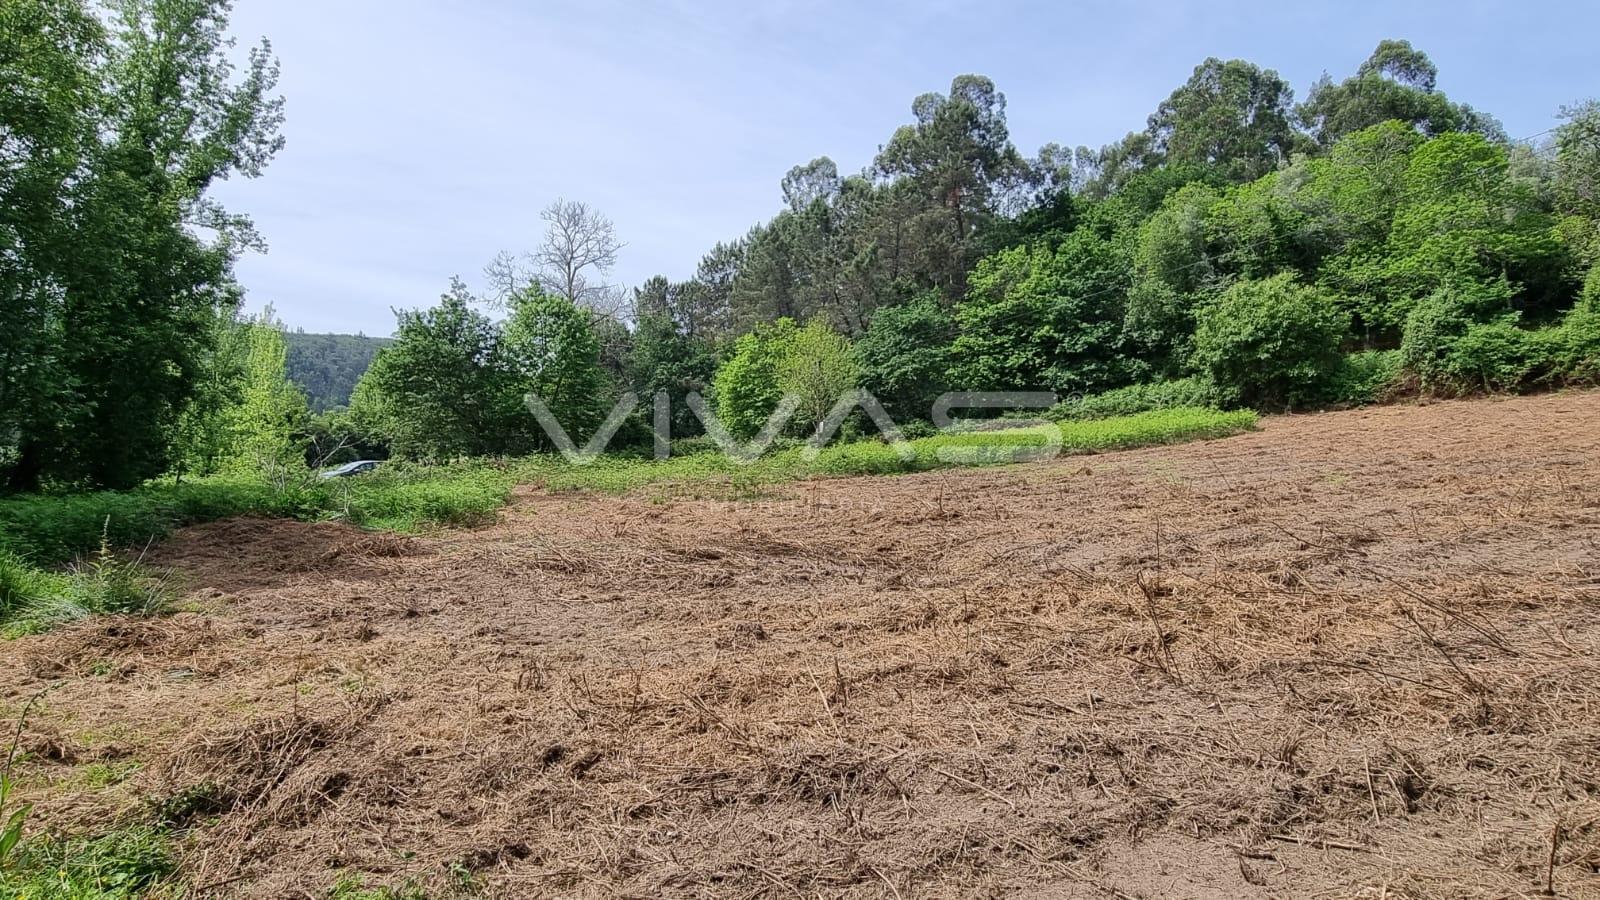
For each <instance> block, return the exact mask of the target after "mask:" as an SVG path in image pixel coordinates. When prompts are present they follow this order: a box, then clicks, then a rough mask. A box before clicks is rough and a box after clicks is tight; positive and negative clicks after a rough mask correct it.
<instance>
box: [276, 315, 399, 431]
mask: <svg viewBox="0 0 1600 900" xmlns="http://www.w3.org/2000/svg"><path fill="white" fill-rule="evenodd" d="M287 337H288V339H289V359H288V370H289V380H290V381H292V382H294V383H295V384H298V385H299V386H300V387H301V389H303V390H304V391H305V392H306V397H307V398H308V399H309V400H310V401H311V408H312V409H313V410H316V411H318V412H320V411H322V410H325V409H331V408H333V407H335V406H344V405H346V404H348V403H349V402H350V392H351V391H353V390H355V387H356V381H357V380H359V379H360V378H361V375H362V373H364V372H366V371H367V366H369V365H371V364H372V357H374V356H376V355H377V353H378V350H379V348H381V347H384V346H387V345H388V344H389V343H391V339H390V338H375V337H367V336H366V335H364V334H309V333H307V332H304V331H291V332H288V335H287Z"/></svg>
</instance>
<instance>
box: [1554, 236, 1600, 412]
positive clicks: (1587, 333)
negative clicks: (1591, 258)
mask: <svg viewBox="0 0 1600 900" xmlns="http://www.w3.org/2000/svg"><path fill="white" fill-rule="evenodd" d="M1553 331H1554V334H1553V335H1552V337H1551V338H1549V347H1548V349H1549V353H1550V356H1551V358H1552V360H1553V362H1554V365H1555V366H1556V368H1557V370H1558V371H1559V373H1560V374H1561V376H1562V377H1563V378H1565V379H1566V380H1568V381H1578V382H1585V383H1593V382H1596V381H1600V265H1597V266H1595V267H1594V269H1593V270H1592V271H1590V272H1589V279H1588V281H1587V282H1585V283H1584V286H1583V295H1582V296H1581V297H1580V298H1579V299H1578V303H1577V305H1575V306H1573V307H1572V309H1570V310H1568V311H1567V314H1566V315H1565V316H1564V317H1563V318H1562V320H1561V324H1560V325H1558V326H1557V327H1556V328H1555V329H1553Z"/></svg>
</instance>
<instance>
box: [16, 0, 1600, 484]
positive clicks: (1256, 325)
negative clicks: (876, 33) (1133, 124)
mask: <svg viewBox="0 0 1600 900" xmlns="http://www.w3.org/2000/svg"><path fill="white" fill-rule="evenodd" d="M226 12H227V6H226V4H224V3H221V2H219V0H163V2H156V0H123V2H118V3H116V4H114V6H112V7H102V6H101V5H99V4H92V3H90V2H88V0H18V2H14V3H8V4H6V5H5V6H4V8H3V12H0V15H3V17H4V18H3V20H0V40H3V41H4V46H0V68H3V69H4V73H3V74H4V78H5V83H6V84H8V85H11V86H12V89H11V90H9V91H8V92H7V93H6V94H5V95H4V96H3V97H0V128H3V132H0V136H3V140H4V145H3V146H4V161H5V165H4V166H0V198H3V206H0V217H3V218H0V244H3V252H0V305H3V307H4V309H3V318H4V321H5V322H6V323H7V326H8V327H7V328H6V329H5V330H4V334H3V336H0V476H3V481H4V484H5V485H6V486H7V487H8V488H9V489H10V490H12V491H32V490H39V489H49V490H53V491H60V490H69V489H73V488H83V487H112V488H125V487H131V486H134V485H137V484H140V483H141V482H144V481H146V480H148V479H152V478H157V477H160V476H164V475H165V476H179V477H182V476H202V475H207V474H212V473H219V472H222V473H226V472H232V473H246V472H248V473H255V474H256V475H265V477H267V478H269V479H277V480H280V481H282V480H285V479H289V480H292V479H293V478H301V477H304V475H303V473H304V471H305V470H306V465H307V463H310V464H311V465H313V466H314V465H319V464H322V463H324V462H329V461H334V460H337V459H341V458H348V457H349V456H350V455H352V454H353V453H360V454H389V455H393V456H396V457H408V458H412V459H418V460H444V459H451V458H457V457H463V456H499V455H509V454H522V453H528V452H536V451H541V450H548V449H551V442H550V440H549V439H548V437H547V436H546V434H545V432H544V431H543V429H541V428H540V427H539V425H538V423H537V422H536V421H535V420H534V418H533V417H532V416H531V415H530V414H529V412H528V409H527V406H526V404H525V402H524V398H525V397H526V396H527V395H528V394H530V393H532V394H536V395H538V396H539V397H540V398H541V399H542V400H543V401H544V402H545V403H546V405H547V406H548V408H549V409H550V410H551V411H552V412H553V413H554V414H555V416H556V417H557V419H558V420H559V421H560V422H561V423H562V425H563V426H564V428H565V429H566V430H567V431H568V432H569V433H571V434H572V435H574V436H575V438H576V439H577V440H579V441H580V442H581V440H582V439H583V438H584V437H585V436H587V434H588V433H589V432H591V431H593V430H594V429H595V427H596V426H598V425H599V424H600V423H601V421H602V420H603V419H604V418H605V416H606V414H607V411H608V410H609V409H611V407H612V403H613V402H614V400H615V399H616V398H618V397H619V396H621V395H622V394H624V393H625V392H628V391H632V392H635V393H636V394H638V395H640V396H643V397H645V398H646V402H645V403H644V404H642V405H641V406H640V408H639V409H638V411H636V412H635V413H634V414H633V416H632V417H631V418H630V419H629V420H627V421H626V422H624V423H622V426H621V429H620V431H619V434H618V437H617V440H616V441H615V442H614V445H615V446H617V447H627V446H634V447H648V446H650V444H651V441H652V425H653V420H652V419H651V412H650V403H649V399H648V398H650V397H652V396H654V395H656V394H657V393H658V392H665V393H666V394H667V395H668V397H669V398H670V400H671V407H670V413H671V426H672V436H673V437H677V438H685V437H692V436H693V435H694V434H696V433H698V432H699V431H700V429H701V425H700V420H699V418H698V417H697V416H696V415H695V414H694V413H693V411H692V410H691V409H690V405H689V403H688V402H687V401H688V399H689V397H690V395H691V394H694V395H703V396H705V397H706V398H707V401H708V403H709V404H710V407H711V409H713V410H714V411H715V413H716V414H717V415H718V416H719V417H720V418H721V420H722V421H723V422H724V423H725V424H726V425H727V427H728V430H729V431H730V432H732V433H733V434H734V435H736V436H740V437H744V436H748V435H750V434H752V433H754V432H756V431H758V430H759V429H760V427H761V426H762V425H763V424H764V423H765V422H766V421H767V419H768V416H769V414H770V413H771V412H772V410H773V409H774V408H775V407H777V406H778V404H779V402H780V400H781V399H783V398H789V401H790V403H791V404H792V406H793V409H794V417H793V419H792V420H791V422H790V424H789V425H788V426H787V431H788V433H789V434H791V435H794V436H801V435H804V434H806V433H808V432H809V431H810V430H811V429H812V428H814V427H815V426H816V425H817V424H818V423H820V422H822V421H823V420H824V419H826V418H827V416H828V413H829V412H830V410H831V408H832V405H833V402H834V401H835V400H836V399H837V398H838V397H840V396H841V395H842V394H844V393H845V392H847V391H850V390H852V389H856V388H862V389H865V390H866V391H867V392H870V394H871V396H873V397H875V398H877V399H878V400H879V401H881V402H882V404H883V405H884V407H885V408H886V410H887V411H888V413H889V414H890V415H892V416H893V417H894V419H895V420H896V421H897V422H899V423H900V424H902V425H903V426H904V427H906V428H907V429H909V430H911V431H919V430H931V425H928V424H926V420H927V419H928V418H929V415H930V408H931V404H932V401H933V399H934V398H935V397H936V396H938V395H939V394H941V393H943V392H945V391H950V390H964V391H1001V390H1032V391H1050V392H1054V393H1056V394H1057V395H1059V396H1060V397H1061V399H1062V403H1061V405H1060V406H1058V407H1057V408H1056V410H1055V411H1054V415H1056V416H1057V417H1059V418H1085V417H1092V416H1099V415H1107V414H1112V413H1122V412H1137V411H1139V410H1142V409H1148V408H1159V407H1167V406H1177V405H1186V406H1192V405H1207V406H1221V407H1230V406H1252V407H1256V408H1261V409H1307V408H1313V407H1318V406H1325V405H1336V404H1350V403H1365V402H1373V401H1375V400H1379V399H1383V398H1385V397H1389V396H1397V395H1401V394H1406V393H1412V394H1415V393H1419V392H1429V393H1439V394H1455V393H1470V392H1479V391H1503V390H1522V389H1532V388H1539V387H1548V386H1558V385H1562V384H1569V383H1582V382H1586V381H1591V380H1593V379H1594V378H1595V376H1596V372H1597V366H1600V363H1597V355H1600V274H1596V273H1597V271H1600V270H1597V269H1596V264H1597V261H1600V237H1597V235H1600V225H1597V219H1600V198H1597V192H1596V185H1597V182H1600V151H1597V149H1596V148H1597V144H1600V104H1597V103H1596V102H1595V101H1593V100H1588V101H1579V102H1577V103H1576V104H1575V105H1574V106H1572V107H1570V108H1568V109H1565V110H1562V111H1561V120H1560V121H1561V124H1560V125H1559V126H1558V127H1555V128H1553V129H1551V130H1550V131H1548V132H1546V133H1544V134H1540V135H1531V136H1524V139H1522V140H1512V139H1510V138H1508V136H1507V135H1506V134H1505V133H1504V130H1503V128H1502V127H1501V126H1500V125H1499V124H1498V123H1497V122H1496V121H1495V119H1494V118H1493V117H1492V116H1490V115H1488V114H1486V113H1484V112H1481V111H1478V110H1475V109H1473V108H1472V107H1470V106H1468V105H1466V104H1465V103H1462V102H1459V101H1458V100H1457V99H1455V98H1452V97H1449V96H1447V95H1446V94H1445V93H1444V92H1443V91H1441V90H1440V88H1439V86H1438V85H1439V75H1438V72H1437V71H1436V68H1435V66H1434V65H1433V64H1432V62H1431V61H1430V60H1429V59H1428V57H1427V56H1426V55H1425V54H1424V53H1423V52H1422V51H1421V50H1419V49H1417V48H1415V47H1413V46H1412V45H1411V44H1409V43H1407V42H1405V41H1400V40H1384V41H1382V42H1380V43H1379V44H1378V45H1377V48H1376V50H1375V51H1374V52H1373V54H1372V56H1371V58H1369V59H1368V60H1367V61H1366V62H1364V63H1363V64H1362V65H1361V66H1360V67H1359V68H1358V69H1357V70H1356V71H1355V72H1352V73H1349V74H1347V75H1343V76H1341V77H1338V78H1335V77H1326V76H1325V77H1324V78H1323V79H1321V80H1320V81H1318V82H1317V83H1315V84H1313V85H1311V86H1310V88H1309V90H1308V91H1307V93H1306V95H1305V97H1304V99H1303V100H1302V101H1300V102H1296V97H1295V93H1294V91H1293V90H1292V88H1291V86H1290V85H1289V84H1287V83H1286V82H1285V81H1284V80H1283V79H1282V78H1281V77H1279V76H1278V75H1277V74H1276V73H1275V72H1274V71H1272V70H1271V69H1265V68H1262V67H1260V66H1257V65H1255V64H1252V63H1249V62H1246V61H1243V60H1219V59H1207V60H1204V61H1203V62H1201V63H1200V64H1199V65H1198V66H1196V67H1195V69H1194V72H1193V75H1192V76H1191V77H1190V78H1189V80H1188V81H1187V82H1186V83H1184V84H1182V85H1178V86H1177V87H1176V88H1175V89H1174V90H1173V91H1172V93H1171V95H1170V96H1169V97H1168V98H1167V99H1166V100H1164V101H1162V102H1161V103H1160V104H1159V105H1158V106H1157V108H1156V109H1155V110H1154V111H1153V112H1151V113H1150V114H1149V115H1148V116H1147V117H1146V118H1145V125H1144V127H1143V128H1140V129H1139V130H1136V131H1133V132H1131V133H1129V134H1128V135H1127V136H1126V137H1125V138H1123V139H1122V140H1120V141H1117V142H1114V143H1112V144H1110V145H1108V146H1105V147H1100V148H1098V149H1095V148H1089V147H1077V148H1076V149H1068V148H1067V147H1065V146H1061V145H1054V144H1052V145H1048V146H1046V147H1044V148H1041V149H1040V150H1039V151H1037V152H1036V153H1034V154H1033V155H1031V156H1030V155H1026V154H1024V153H1023V152H1021V151H1020V150H1019V149H1018V148H1017V147H1016V146H1014V144H1013V143H1012V141H1011V139H1010V137H1009V133H1008V130H1007V123H1006V116H1007V107H1006V100H1005V96H1004V94H1002V93H1001V91H1000V90H999V89H998V87H997V86H996V85H995V84H994V83H992V82H991V81H990V80H989V79H987V78H984V77H982V76H979V75H962V76H959V77H957V78H955V80H954V81H953V82H952V83H951V84H950V86H949V89H948V91H946V92H944V93H928V94H924V95H922V96H920V97H917V98H915V99H914V100H913V101H912V103H911V107H910V112H911V117H910V120H909V121H907V122H905V123H903V124H900V125H899V126H898V127H894V128H892V129H890V130H887V132H886V139H885V141H884V143H883V144H882V146H881V147H880V149H879V152H878V153H877V155H876V157H875V158H874V160H873V162H872V163H871V165H869V166H868V167H867V168H866V169H864V170H862V171H860V172H855V173H843V172H840V171H839V169H838V167H837V166H836V165H835V164H834V163H833V162H832V161H831V160H829V159H827V158H819V159H815V160H811V161H809V162H806V163H803V164H800V165H797V166H795V167H794V168H793V169H791V170H790V171H789V172H788V173H787V174H785V175H783V176H782V178H781V179H778V181H777V185H776V187H777V192H776V193H777V196H778V199H780V200H781V206H779V207H778V209H777V210H776V212H775V215H773V217H772V218H771V219H769V220H768V221H766V222H764V223H761V224H759V225H757V226H756V227H754V228H752V229H750V230H749V231H748V232H747V233H745V234H743V235H739V236H734V237H731V238H730V239H729V240H727V241H724V242H722V243H718V244H717V245H715V246H714V247H711V248H710V249H709V250H708V251H707V253H706V254H705V256H704V258H703V259H701V260H700V262H699V264H698V266H697V267H696V270H695V275H694V277H692V278H690V279H688V280H685V281H672V280H669V279H667V278H661V277H658V278H653V279H650V280H649V281H647V282H645V283H644V284H642V285H640V286H638V287H637V288H634V289H632V290H631V291H628V292H623V291H622V290H620V289H619V288H616V287H615V286H613V285H611V284H610V283H609V282H608V279H607V276H608V273H609V271H610V268H611V266H612V264H613V263H614V262H615V260H616V257H617V254H618V252H619V251H620V249H621V247H622V244H621V241H620V240H619V237H618V236H617V235H616V234H615V233H614V229H613V227H612V225H611V223H610V222H609V221H608V220H607V219H606V218H605V217H604V215H602V214H601V212H600V211H598V210H595V209H592V208H590V207H588V206H586V205H584V204H582V203H575V202H568V201H558V202H556V203H554V204H553V205H552V206H551V207H550V208H549V209H548V210H546V211H545V214H544V217H545V219H546V221H547V223H548V226H549V230H548V234H547V238H546V240H545V242H544V244H543V245H541V246H540V247H539V248H537V249H535V250H533V251H531V252H529V253H527V254H523V255H513V254H503V255H501V256H500V257H497V258H495V260H494V261H493V262H492V263H491V264H490V265H489V267H488V268H487V269H486V272H485V274H486V281H487V284H488V288H487V289H486V290H484V291H482V292H474V291H472V290H470V289H469V288H468V287H467V286H466V284H465V283H463V282H461V281H459V280H457V281H455V282H454V283H453V284H452V285H451V287H450V289H449V290H448V291H447V292H446V293H445V294H444V295H443V296H442V297H441V298H440V300H439V301H438V302H437V303H436V304H434V305H432V306H429V307H426V308H422V309H412V310H409V311H405V312H402V313H400V316H399V321H398V323H397V330H396V335H395V338H394V339H393V342H392V343H389V344H387V345H385V346H382V347H381V349H380V347H379V344H380V342H378V341H375V340H372V339H365V338H359V337H348V336H336V335H304V334H289V335H285V334H284V331H283V328H282V326H281V324H279V323H277V322H276V321H275V320H274V319H272V317H271V315H270V313H269V314H268V315H266V316H263V317H259V318H254V319H252V318H248V317H245V316H244V315H243V314H242V313H241V312H240V311H239V310H240V301H241V297H242V293H243V290H242V288H241V286H240V285H239V284H237V283H236V281H235V280H234V278H233V275H232V266H233V262H234V260H235V259H236V258H237V257H238V255H239V254H240V253H243V252H246V251H248V250H250V249H252V248H255V247H257V246H258V243H259V241H258V238H257V237H256V235H255V234H254V232H253V230H252V229H251V226H250V222H249V220H248V219H247V218H245V217H244V216H241V215H239V214H238V213H236V212H232V211H229V210H226V209H224V208H222V207H221V206H220V205H219V204H218V203H217V202H216V201H215V200H214V199H213V198H212V197H211V196H210V194H209V188H210V187H211V185H213V184H214V183H215V182H216V181H217V180H219V179H223V178H228V177H233V176H246V177H253V176H256V175H259V174H261V173H262V172H263V170H264V169H265V167H266V166H267V164H268V163H269V161H270V160H271V158H272V157H273V155H274V154H275V153H276V152H277V150H278V149H279V148H280V147H281V145H282V137H281V135H280V128H281V124H282V113H281V109H282V100H281V98H278V97H276V96H275V94H274V90H275V84H276V80H277V68H276V63H275V61H274V59H273V57H272V55H271V51H270V46H269V45H268V44H266V43H265V42H263V43H262V44H261V45H260V46H258V47H256V48H254V49H253V50H251V51H250V52H249V54H248V56H247V57H244V58H242V59H243V63H242V65H236V64H235V62H234V59H236V57H233V56H231V55H230V53H229V52H228V44H227V38H226V24H227V23H226ZM1129 112H1130V120H1135V121H1136V115H1137V111H1133V110H1130V111H1129ZM1059 128H1061V129H1062V130H1063V131H1066V130H1069V129H1070V128H1071V123H1070V122H1063V123H1060V124H1059ZM1586 285H1587V286H1586ZM416 300H417V298H405V297H396V298H395V303H396V305H397V306H400V307H405V306H407V305H410V304H413V303H415V301H416ZM369 356H370V357H371V362H370V365H368V364H367V361H368V358H369ZM347 395H348V408H347V409H346V408H344V406H345V403H346V399H347ZM864 427H866V426H865V425H864V420H863V419H862V418H861V417H860V415H859V414H858V415H857V417H856V418H855V419H853V420H851V421H850V422H848V423H847V427H846V434H847V435H848V434H850V433H852V432H853V431H858V430H859V429H862V428H864ZM296 473H302V474H296Z"/></svg>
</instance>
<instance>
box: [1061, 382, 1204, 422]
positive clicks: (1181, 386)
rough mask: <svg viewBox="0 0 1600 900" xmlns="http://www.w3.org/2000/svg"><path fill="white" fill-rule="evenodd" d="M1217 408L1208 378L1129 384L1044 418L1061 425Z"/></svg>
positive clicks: (1075, 401) (1067, 405) (1077, 401)
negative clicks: (1168, 411) (1137, 414)
mask: <svg viewBox="0 0 1600 900" xmlns="http://www.w3.org/2000/svg"><path fill="white" fill-rule="evenodd" d="M1220 405H1222V399H1221V397H1220V396H1219V395H1218V393H1217V388H1216V386H1215V385H1213V384H1212V383H1211V380H1210V379H1209V378H1206V377H1203V376H1190V377H1188V378H1175V379H1172V380H1170V381H1157V382H1155V383H1153V384H1130V385H1128V386H1127V387H1120V388H1116V389H1114V390H1109V391H1105V392H1104V393H1099V394H1090V395H1088V396H1086V397H1078V398H1074V399H1071V400H1067V401H1064V402H1062V403H1059V404H1057V405H1056V406H1055V407H1054V408H1052V409H1051V410H1050V411H1049V412H1048V413H1046V417H1047V418H1051V419H1055V420H1057V421H1063V422H1065V421H1073V420H1081V419H1106V418H1110V417H1112V416H1131V415H1134V414H1136V413H1142V412H1149V411H1151V410H1156V409H1178V408H1180V407H1210V406H1220Z"/></svg>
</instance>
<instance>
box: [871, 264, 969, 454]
mask: <svg viewBox="0 0 1600 900" xmlns="http://www.w3.org/2000/svg"><path fill="white" fill-rule="evenodd" d="M955 336H956V328H955V321H954V320H953V319H952V318H951V317H950V314H949V313H948V312H946V311H945V309H944V307H943V306H942V305H941V304H940V302H939V297H938V295H937V294H936V293H931V292H930V293H928V294H925V295H923V296H921V297H918V298H917V299H915V300H912V301H910V302H909V303H903V304H901V305H899V306H890V307H887V308H885V309H880V310H878V311H877V313H875V314H874V315H873V317H872V323H871V324H870V325H869V326H867V332H866V334H863V335H862V336H861V339H860V340H858V341H857V342H856V345H855V355H856V359H857V360H858V361H859V362H860V365H861V386H862V387H864V388H866V389H867V390H868V391H870V392H871V393H872V395H873V396H874V397H877V398H878V401H879V402H881V403H882V404H883V405H884V408H885V409H887V410H888V411H889V413H890V415H893V416H894V417H896V418H897V419H906V420H908V421H911V420H915V419H927V418H928V416H929V413H930V412H931V411H932V409H933V401H934V400H936V399H937V398H938V396H939V395H940V394H942V393H944V392H945V390H947V389H948V388H949V369H950V343H951V341H953V340H955ZM902 424H903V423H902Z"/></svg>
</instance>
